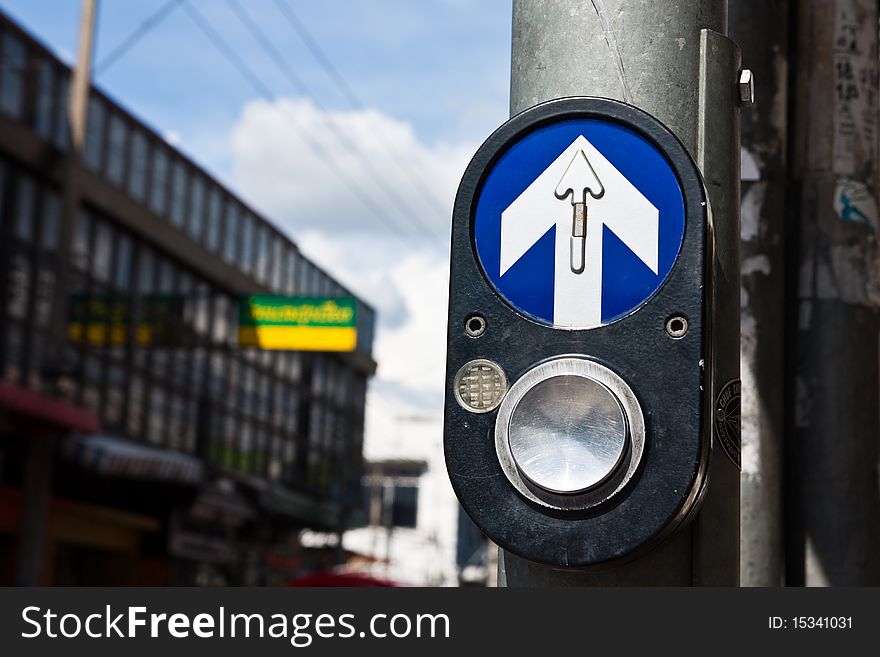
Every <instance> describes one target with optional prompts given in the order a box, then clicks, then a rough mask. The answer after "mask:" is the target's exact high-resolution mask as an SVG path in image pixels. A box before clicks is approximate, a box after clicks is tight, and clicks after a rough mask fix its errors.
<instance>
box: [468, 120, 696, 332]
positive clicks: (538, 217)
mask: <svg viewBox="0 0 880 657" xmlns="http://www.w3.org/2000/svg"><path fill="white" fill-rule="evenodd" d="M684 229H685V207H684V195H683V193H682V189H681V185H680V183H679V180H678V177H677V176H676V174H675V171H674V169H673V168H672V165H671V164H670V162H669V160H668V159H667V157H666V156H665V155H664V154H663V152H661V151H660V150H659V149H658V148H657V147H656V146H655V145H654V144H653V143H652V142H651V141H649V140H648V139H646V138H645V137H643V136H642V135H640V134H639V133H638V132H637V131H636V130H634V129H632V128H631V127H629V126H627V125H624V124H623V123H621V122H619V121H617V120H614V119H610V118H609V119H604V118H586V119H565V120H560V121H558V122H556V123H550V124H549V125H548V124H544V125H542V126H541V127H539V128H537V129H535V130H533V131H531V132H527V133H525V134H524V136H522V137H521V138H519V139H517V140H516V141H515V142H513V143H512V144H510V145H509V147H508V148H507V149H506V150H505V151H504V152H503V153H502V154H501V155H500V157H499V158H498V159H497V160H496V161H495V163H494V165H493V166H492V167H491V169H490V170H489V171H488V173H487V175H486V176H485V178H484V182H483V185H482V188H481V189H480V192H479V196H478V199H477V203H476V209H475V212H474V215H473V231H474V244H475V246H476V251H477V255H478V258H479V261H480V265H481V266H482V268H483V271H484V272H485V275H486V277H487V278H488V279H489V281H490V282H491V283H492V285H493V286H494V287H495V289H496V291H497V292H498V293H499V294H500V295H501V297H502V298H504V299H505V300H506V301H507V302H508V303H509V304H510V305H511V306H513V307H514V308H515V309H516V310H518V311H519V312H521V313H523V314H525V315H527V316H529V317H532V318H534V319H536V320H538V321H540V322H543V323H546V324H550V325H552V326H554V327H559V328H580V329H586V328H594V327H597V326H603V325H605V324H609V323H611V322H613V321H615V320H617V319H620V318H622V317H625V316H626V315H628V314H630V313H631V312H633V311H634V310H636V309H638V308H639V306H641V305H642V304H644V303H645V302H646V301H647V300H648V299H649V298H650V297H651V296H652V295H653V294H654V293H655V292H656V291H657V290H658V289H659V288H660V286H661V285H662V284H663V281H664V280H665V279H666V277H667V275H668V274H669V272H670V271H671V270H672V266H673V265H674V264H675V260H676V258H677V257H678V253H679V250H680V249H681V244H682V240H683V238H684Z"/></svg>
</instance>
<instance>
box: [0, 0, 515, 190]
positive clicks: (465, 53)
mask: <svg viewBox="0 0 880 657" xmlns="http://www.w3.org/2000/svg"><path fill="white" fill-rule="evenodd" d="M188 1H189V2H193V3H194V4H195V5H196V6H197V7H198V9H199V11H201V12H202V13H203V14H204V15H205V16H206V17H207V18H208V20H209V21H210V22H211V24H212V25H213V26H214V27H215V29H216V30H217V31H218V32H219V33H221V34H222V35H223V37H224V38H225V39H226V40H227V41H228V42H229V44H230V45H231V46H232V47H233V48H234V49H235V50H236V51H237V52H238V54H239V55H240V56H241V57H242V58H243V59H244V60H245V61H246V62H247V63H248V64H249V65H250V66H251V67H252V68H253V69H254V70H256V71H257V72H258V73H259V75H260V76H261V78H262V79H263V80H265V81H266V83H267V84H268V86H269V87H270V88H271V89H272V90H273V91H274V92H275V93H277V94H278V95H282V96H283V95H292V94H293V89H292V88H291V85H290V83H289V82H288V81H287V80H286V79H285V78H284V77H283V75H282V74H281V73H280V72H279V71H278V69H277V68H276V67H275V66H274V65H273V64H272V62H271V61H270V60H269V59H268V58H267V57H266V55H265V54H264V52H263V51H262V50H261V48H260V46H259V45H258V44H257V43H256V42H255V41H254V40H253V38H252V37H251V35H250V34H249V33H248V32H247V30H246V29H245V28H244V27H243V26H242V24H241V23H240V22H239V21H238V19H237V18H236V17H235V15H234V13H233V12H232V11H231V10H230V8H229V6H227V4H226V3H225V2H223V1H221V0H188ZM239 1H240V2H241V4H242V6H244V7H245V8H246V9H247V11H248V12H249V13H250V14H251V15H252V16H253V17H254V19H255V20H256V21H257V22H258V24H259V25H260V27H261V28H262V29H263V30H264V31H265V32H266V33H267V34H268V35H269V37H270V38H271V39H272V41H273V42H274V43H275V44H276V46H277V47H278V48H279V49H280V50H281V51H282V52H283V53H284V55H285V56H286V57H287V58H288V61H289V62H290V63H291V65H292V66H293V67H294V68H295V70H296V72H297V74H298V75H299V76H300V77H301V78H302V79H303V80H304V81H305V82H306V84H307V85H308V86H309V87H310V89H311V90H312V91H313V92H314V95H315V96H316V97H318V98H319V99H320V102H321V103H322V104H323V105H324V106H325V107H327V108H329V109H342V108H345V107H347V105H346V103H345V100H344V99H343V98H342V96H341V95H340V94H339V93H338V92H337V91H336V89H335V87H334V86H333V85H332V84H331V83H330V81H329V80H328V78H327V76H326V75H324V73H323V71H322V70H321V69H320V67H319V66H318V64H317V63H316V62H315V60H314V58H313V57H312V56H311V55H310V54H309V52H308V51H307V50H306V48H305V47H304V46H303V43H302V42H301V41H300V40H299V38H298V37H297V35H296V34H295V33H294V32H293V31H292V30H291V28H290V26H289V25H288V24H287V23H286V22H285V20H284V19H283V17H282V15H281V13H280V12H279V11H278V9H277V7H276V6H275V4H274V0H239ZM284 1H285V2H287V3H289V5H290V6H291V7H292V8H293V9H294V11H295V12H296V14H297V16H298V17H299V18H300V20H301V21H302V22H303V23H304V24H305V25H306V26H307V27H308V29H309V30H310V31H311V32H312V34H313V35H314V36H315V38H316V39H317V41H318V42H319V43H320V45H321V47H322V48H323V49H324V51H325V52H326V53H327V54H328V55H329V57H330V59H331V60H332V61H333V63H334V64H335V66H336V67H337V68H338V70H339V71H340V72H341V73H342V74H343V75H344V76H345V78H346V79H347V80H348V82H349V84H350V85H351V87H352V88H353V89H354V91H355V92H356V94H357V95H358V96H359V97H360V99H361V100H362V101H363V102H364V103H365V105H367V106H369V107H373V108H376V109H378V110H380V111H382V112H383V113H385V114H387V115H388V116H390V117H394V118H396V119H398V120H402V121H405V122H407V123H409V124H410V125H412V127H413V128H414V129H415V131H416V133H417V136H418V137H419V139H420V140H421V141H423V142H425V143H427V144H436V143H439V142H449V143H454V142H461V141H473V140H480V139H482V138H483V137H485V136H486V135H488V134H489V133H490V132H491V131H492V130H493V129H494V128H495V127H496V126H497V125H498V124H499V123H500V122H502V121H503V120H504V119H505V118H506V112H507V98H508V81H509V66H510V64H509V62H510V20H511V9H510V0H369V1H367V0H360V1H359V0H284ZM164 2H165V0H138V1H137V2H135V1H133V0H99V18H98V33H97V41H96V53H95V62H96V63H99V62H101V60H102V58H103V56H104V55H106V54H107V53H108V52H110V51H111V50H112V49H113V47H114V46H116V45H117V44H118V43H120V42H121V41H122V40H123V39H124V38H125V37H126V36H127V35H128V34H129V33H130V32H131V31H132V30H133V29H135V27H137V26H138V25H140V24H141V23H142V22H143V21H144V20H145V19H146V18H147V17H148V16H150V15H151V14H152V13H153V12H154V11H156V9H157V8H158V7H159V6H161V5H162V4H164ZM0 7H2V8H3V10H4V11H6V12H7V13H9V14H10V15H12V16H13V17H14V18H15V19H16V20H18V21H19V22H21V23H22V24H23V25H24V26H25V27H26V28H27V29H28V30H29V31H31V32H32V33H34V34H36V35H37V36H38V38H40V39H41V40H43V41H44V42H45V43H47V44H48V45H49V46H50V47H51V48H52V49H53V50H55V52H56V53H58V54H59V55H60V56H61V57H62V58H64V59H67V60H70V59H71V58H72V56H73V53H74V52H75V49H76V32H77V26H78V20H79V12H80V2H79V0H0ZM96 81H97V83H98V85H99V86H100V87H102V88H103V90H104V91H105V92H108V93H109V94H110V95H111V96H112V97H113V98H114V99H116V100H117V101H118V102H120V103H121V104H123V105H124V106H126V107H128V108H129V109H130V110H132V111H133V113H135V114H136V115H137V116H139V117H140V118H141V119H143V120H144V121H146V122H147V123H149V124H150V125H152V126H153V127H154V128H156V129H157V130H158V131H159V132H160V133H163V134H168V133H174V134H175V135H177V136H179V138H180V143H179V147H181V148H182V149H183V150H184V151H186V152H188V153H189V154H191V155H193V156H195V157H196V159H197V160H199V162H200V163H201V164H203V165H205V166H206V167H207V168H209V169H210V170H214V171H216V172H217V173H219V174H221V175H222V176H223V177H224V178H225V177H227V175H228V173H229V171H230V167H231V155H230V153H229V152H228V148H227V144H226V142H225V135H227V134H228V133H229V132H230V130H231V129H232V127H233V125H234V124H235V122H236V120H237V118H238V116H239V114H240V112H241V109H242V107H243V106H244V105H245V103H246V102H247V101H248V100H251V99H253V98H255V97H256V93H255V92H254V91H253V89H252V88H251V87H250V86H249V85H248V83H247V82H246V81H245V80H244V79H243V78H242V77H241V76H240V75H239V74H238V73H237V72H236V71H235V69H234V68H232V66H231V65H230V64H229V63H228V62H227V61H226V60H225V59H223V58H222V56H221V55H220V54H219V53H218V52H217V51H216V49H215V48H214V47H213V46H212V45H211V44H210V42H209V41H208V40H207V39H206V38H205V37H204V35H202V34H201V32H199V30H198V29H197V28H196V27H195V25H194V24H193V23H192V21H191V20H190V18H189V17H188V15H187V14H186V12H185V11H183V10H182V9H181V8H180V7H178V8H176V9H174V10H173V12H172V13H170V14H169V15H168V16H167V17H166V18H165V20H164V21H163V22H162V23H161V24H159V25H158V26H157V27H155V28H154V29H153V30H152V31H151V32H149V33H148V34H147V35H146V36H145V37H144V38H143V39H142V40H141V41H140V42H139V43H137V44H136V45H135V46H134V47H133V48H132V49H131V50H129V51H128V52H127V53H126V54H125V55H124V56H123V57H122V58H121V59H119V60H118V61H117V62H116V63H114V64H113V65H112V66H110V67H109V68H107V69H106V70H104V71H101V70H98V71H97V76H96Z"/></svg>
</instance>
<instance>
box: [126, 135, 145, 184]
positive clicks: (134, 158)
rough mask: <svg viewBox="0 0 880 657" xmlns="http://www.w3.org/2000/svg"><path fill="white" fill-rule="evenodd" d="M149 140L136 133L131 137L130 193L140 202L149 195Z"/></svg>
mask: <svg viewBox="0 0 880 657" xmlns="http://www.w3.org/2000/svg"><path fill="white" fill-rule="evenodd" d="M147 149H148V144H147V138H146V137H145V136H144V133H142V132H140V131H135V132H133V133H132V135H131V155H130V159H129V163H128V166H129V170H128V192H129V193H130V194H131V195H132V196H133V197H134V198H135V199H136V200H138V201H143V200H144V199H145V198H146V195H147V157H148V154H147Z"/></svg>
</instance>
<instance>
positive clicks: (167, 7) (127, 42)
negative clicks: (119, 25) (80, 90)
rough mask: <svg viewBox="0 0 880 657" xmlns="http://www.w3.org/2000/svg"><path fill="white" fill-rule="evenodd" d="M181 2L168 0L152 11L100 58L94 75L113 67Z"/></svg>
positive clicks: (179, 0) (183, 0) (181, 0)
mask: <svg viewBox="0 0 880 657" xmlns="http://www.w3.org/2000/svg"><path fill="white" fill-rule="evenodd" d="M182 2H185V0H168V2H166V3H165V4H164V5H162V6H161V7H159V8H158V9H157V10H156V11H154V12H153V13H152V14H151V15H150V16H149V17H147V19H146V20H145V21H144V22H143V23H141V24H140V25H138V26H137V27H136V28H135V29H134V30H133V31H132V32H131V34H129V35H128V36H127V37H125V38H124V39H123V40H122V41H120V42H119V43H118V44H117V45H116V47H115V48H113V50H111V51H110V52H108V53H107V54H106V55H104V57H102V58H101V61H100V62H98V65H97V66H95V75H98V74H99V73H103V72H104V71H106V70H107V69H108V68H110V67H111V66H113V64H115V63H116V61H117V60H119V59H120V58H121V57H122V56H123V55H124V54H125V53H126V52H128V51H129V50H130V49H131V48H132V46H134V45H135V44H136V43H137V42H138V41H140V40H141V39H142V38H143V37H144V36H146V35H147V33H148V32H150V30H152V29H153V28H154V27H156V26H157V25H158V24H159V23H161V22H162V21H163V20H165V18H166V17H167V16H168V14H170V13H171V12H172V11H174V10H175V9H176V8H177V6H178V5H179V4H180V3H182Z"/></svg>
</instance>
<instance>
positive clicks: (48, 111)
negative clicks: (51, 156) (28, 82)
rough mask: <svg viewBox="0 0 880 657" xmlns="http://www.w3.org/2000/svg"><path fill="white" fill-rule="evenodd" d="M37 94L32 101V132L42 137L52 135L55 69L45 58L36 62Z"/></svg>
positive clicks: (47, 137)
mask: <svg viewBox="0 0 880 657" xmlns="http://www.w3.org/2000/svg"><path fill="white" fill-rule="evenodd" d="M36 91H37V96H36V99H35V102H34V132H36V133H37V134H38V135H40V137H42V138H43V139H49V138H50V137H51V136H52V125H53V123H54V122H53V120H52V119H53V118H54V114H53V113H52V110H53V108H54V105H55V102H54V101H55V69H54V67H53V65H52V62H50V61H49V60H47V59H41V60H40V61H39V62H38V63H37V90H36Z"/></svg>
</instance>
